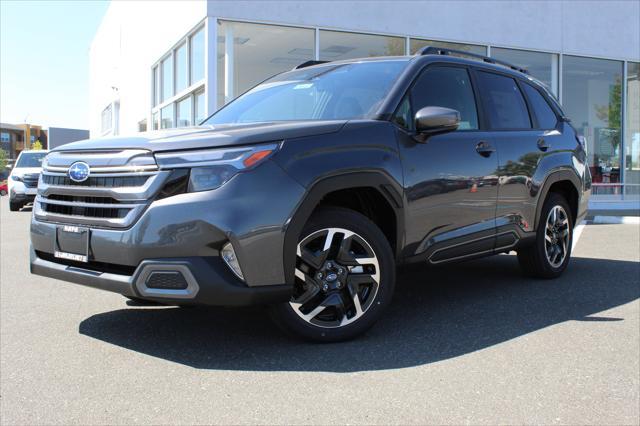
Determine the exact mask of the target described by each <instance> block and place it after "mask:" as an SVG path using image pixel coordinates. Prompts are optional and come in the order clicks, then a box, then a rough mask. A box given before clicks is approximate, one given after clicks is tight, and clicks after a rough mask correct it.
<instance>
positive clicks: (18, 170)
mask: <svg viewBox="0 0 640 426" xmlns="http://www.w3.org/2000/svg"><path fill="white" fill-rule="evenodd" d="M41 172H42V167H14V168H13V169H11V173H10V176H24V175H28V174H32V173H35V174H38V173H41Z"/></svg>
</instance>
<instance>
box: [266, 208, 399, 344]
mask: <svg viewBox="0 0 640 426" xmlns="http://www.w3.org/2000/svg"><path fill="white" fill-rule="evenodd" d="M297 254H298V256H297V257H296V273H295V274H296V276H295V285H294V294H293V296H292V298H291V301H290V302H286V303H282V304H279V305H274V306H272V307H270V313H271V316H272V318H273V319H274V321H275V322H276V323H277V324H278V325H279V326H280V327H281V328H282V329H284V330H285V331H286V332H288V333H290V334H293V335H295V336H297V337H301V338H303V339H306V340H313V341H318V342H337V341H343V340H349V339H352V338H354V337H356V336H358V335H360V334H362V333H364V332H365V331H367V330H368V329H369V328H370V327H372V326H373V324H374V323H375V322H376V321H377V320H378V319H379V318H380V317H381V316H382V313H383V311H384V309H385V308H386V307H387V306H388V305H389V303H390V302H391V298H392V296H393V290H394V286H395V261H394V256H393V252H392V250H391V246H390V245H389V242H388V241H387V239H386V237H385V236H384V234H383V233H382V231H381V230H380V229H379V228H378V227H377V226H376V225H375V224H374V223H373V222H372V221H371V220H369V218H367V217H366V216H364V215H362V214H360V213H357V212H355V211H353V210H349V209H344V208H327V209H323V210H320V211H319V212H318V213H316V214H314V215H313V216H312V217H311V219H310V220H309V222H308V223H307V224H306V225H305V227H304V229H303V231H302V233H301V239H300V241H299V242H298V246H297Z"/></svg>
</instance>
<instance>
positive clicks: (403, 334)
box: [79, 255, 640, 372]
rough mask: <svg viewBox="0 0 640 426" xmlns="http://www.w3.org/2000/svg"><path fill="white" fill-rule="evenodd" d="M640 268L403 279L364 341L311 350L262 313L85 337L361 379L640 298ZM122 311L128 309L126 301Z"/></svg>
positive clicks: (175, 357) (213, 313)
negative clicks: (545, 276) (551, 275)
mask: <svg viewBox="0 0 640 426" xmlns="http://www.w3.org/2000/svg"><path fill="white" fill-rule="evenodd" d="M638 276H640V263H638V262H627V261H612V260H601V259H588V258H573V259H572V261H571V264H570V266H569V268H568V269H567V271H565V274H564V275H563V276H562V277H561V278H559V279H557V280H551V281H545V280H534V279H529V278H524V277H523V276H522V275H521V273H520V270H519V268H518V264H517V260H516V258H515V256H507V255H501V256H496V257H493V258H489V259H484V260H480V261H474V262H469V263H465V264H457V265H450V266H444V267H438V268H426V267H417V266H413V267H407V268H404V269H402V270H400V271H399V275H398V284H397V288H396V295H395V298H394V300H393V303H392V305H391V306H390V307H389V309H388V311H387V312H386V313H385V315H384V316H383V318H382V319H381V320H380V321H379V322H378V324H377V325H376V326H375V327H374V328H373V329H372V330H370V331H369V332H368V333H367V334H365V335H364V336H362V337H361V338H358V339H356V340H353V341H350V342H344V343H338V344H313V343H306V342H301V341H298V340H295V339H292V338H289V337H286V336H285V335H283V334H282V333H281V332H280V331H279V330H278V329H277V328H276V327H275V325H273V323H272V322H271V321H269V318H268V315H267V313H266V312H265V309H261V308H242V309H224V308H200V307H198V308H190V309H185V308H177V307H144V308H135V309H131V308H129V309H121V310H116V311H112V312H105V313H100V314H96V315H93V316H91V317H89V318H87V319H86V320H84V321H82V323H81V324H80V327H79V330H80V333H81V334H84V335H86V336H90V337H93V338H95V339H99V340H102V341H104V342H108V343H111V344H114V345H118V346H121V347H123V348H127V349H130V350H134V351H137V352H141V353H144V354H147V355H151V356H154V357H158V358H162V359H166V360H170V361H173V362H177V363H180V364H185V365H188V366H191V367H195V368H201V369H220V370H259V371H329V372H357V371H369V370H384V369H395V368H403V367H411V366H416V365H423V364H428V363H432V362H436V361H441V360H446V359H450V358H454V357H458V356H461V355H465V354H468V353H471V352H475V351H478V350H482V349H485V348H488V347H491V346H493V345H496V344H499V343H502V342H505V341H508V340H511V339H515V338H518V337H520V336H522V335H525V334H527V333H532V332H535V331H536V330H540V329H542V328H545V327H548V326H550V325H554V324H558V323H562V322H565V321H624V320H625V319H624V318H616V317H607V316H599V315H597V314H598V313H599V312H602V311H605V310H608V309H611V308H614V307H616V306H620V305H623V304H626V303H629V302H632V301H634V300H637V299H638V298H639V297H640V282H639V280H638ZM123 304H124V301H123Z"/></svg>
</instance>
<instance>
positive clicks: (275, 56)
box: [218, 21, 315, 107]
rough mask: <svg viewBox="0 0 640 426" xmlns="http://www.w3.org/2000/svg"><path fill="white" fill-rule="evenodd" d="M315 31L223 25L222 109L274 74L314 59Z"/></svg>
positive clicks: (220, 31) (220, 39) (220, 32)
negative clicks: (227, 103)
mask: <svg viewBox="0 0 640 426" xmlns="http://www.w3.org/2000/svg"><path fill="white" fill-rule="evenodd" d="M314 46H315V31H314V30H313V29H308V28H294V27H285V26H278V25H263V24H249V23H243V22H229V21H219V26H218V107H221V106H223V105H224V104H225V103H226V102H229V101H231V100H232V99H234V98H235V97H236V96H238V95H241V94H242V93H244V92H246V91H247V90H249V89H250V88H251V87H253V86H255V85H256V84H258V83H260V82H261V81H263V80H265V79H267V78H268V77H271V76H272V75H274V74H278V73H281V72H283V71H288V70H290V69H292V68H293V67H295V66H296V65H299V64H302V63H303V62H306V61H309V60H312V59H313V58H314Z"/></svg>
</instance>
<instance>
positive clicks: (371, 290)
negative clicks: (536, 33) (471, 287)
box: [31, 48, 591, 341]
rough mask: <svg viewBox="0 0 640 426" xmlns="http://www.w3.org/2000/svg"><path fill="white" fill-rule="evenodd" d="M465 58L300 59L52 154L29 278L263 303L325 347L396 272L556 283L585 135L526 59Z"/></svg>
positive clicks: (366, 312) (345, 335)
mask: <svg viewBox="0 0 640 426" xmlns="http://www.w3.org/2000/svg"><path fill="white" fill-rule="evenodd" d="M460 53H461V52H456V51H451V50H446V49H435V48H425V49H423V50H422V51H421V52H419V54H417V55H416V56H412V57H383V58H373V59H361V60H352V61H343V62H333V63H318V62H314V63H305V64H303V65H301V66H299V67H297V68H296V69H294V70H292V71H290V72H286V73H283V74H280V75H277V76H275V77H273V78H271V79H269V80H267V81H265V82H264V83H262V84H259V85H258V86H256V87H254V88H253V89H251V90H249V91H248V92H247V93H245V94H243V95H242V96H240V97H239V98H238V99H236V100H235V101H233V102H231V103H230V104H228V105H226V106H225V107H224V108H222V109H221V110H219V111H218V112H216V113H215V114H213V115H212V116H211V117H209V118H208V119H207V120H206V121H205V122H204V123H202V125H200V126H199V127H195V128H188V129H174V130H167V131H161V132H153V133H142V134H138V135H135V136H131V137H118V138H109V139H94V140H88V141H82V142H77V143H72V144H69V145H65V146H63V147H61V148H58V149H55V150H53V151H52V152H51V153H49V155H48V156H47V158H46V159H45V161H44V163H43V173H42V176H41V178H40V182H39V185H38V195H37V198H36V200H35V203H34V209H33V219H32V222H31V242H32V249H31V271H32V272H33V273H35V274H39V275H44V276H48V277H52V278H57V279H61V280H65V281H70V282H74V283H78V284H83V285H87V286H91V287H96V288H100V289H103V290H109V291H114V292H117V293H120V294H123V295H125V296H127V297H129V298H131V299H134V300H144V301H150V302H155V303H162V304H168V305H188V304H204V305H225V306H240V305H253V304H267V305H269V306H270V309H271V312H272V314H273V317H274V318H275V320H276V322H277V323H278V324H280V325H281V326H282V327H283V328H285V329H286V330H288V331H290V332H293V333H294V334H296V335H299V336H302V337H305V338H308V339H314V340H320V341H336V340H344V339H349V338H352V337H354V336H356V335H358V334H360V333H362V332H364V331H365V330H367V329H368V328H369V327H371V326H372V325H373V324H374V322H375V321H376V320H377V319H379V318H380V316H381V315H382V312H383V310H384V309H385V307H386V306H387V305H388V304H389V302H390V301H391V298H392V294H393V290H394V281H395V270H396V265H399V264H405V263H412V262H414V263H415V262H417V263H421V264H424V265H437V264H440V263H445V262H452V261H460V260H466V259H472V258H477V257H481V256H488V255H493V254H498V253H504V252H509V251H512V250H513V251H516V252H517V253H518V260H519V262H520V265H521V266H522V269H523V270H524V272H526V273H527V274H530V275H533V276H537V277H541V278H555V277H558V276H559V275H560V274H561V273H562V272H563V271H564V269H565V268H566V267H567V264H568V262H569V258H570V255H571V242H572V232H573V227H574V226H575V224H576V223H579V222H580V220H581V219H582V217H583V216H584V215H585V213H586V206H587V201H588V196H589V193H590V187H591V179H590V175H589V168H588V167H587V164H586V153H585V146H584V141H583V140H582V139H580V138H578V137H577V135H576V132H575V130H574V129H573V127H572V126H571V124H570V123H569V120H568V119H567V117H565V116H564V114H563V112H562V110H561V108H560V106H559V105H558V103H557V102H556V101H555V100H554V99H553V97H552V96H550V94H549V92H548V91H547V89H546V88H545V87H544V86H543V85H541V84H540V83H539V82H537V81H536V80H534V79H532V78H531V77H529V76H528V75H527V73H526V71H525V70H521V69H518V68H517V67H514V66H511V65H509V64H505V63H496V62H497V61H495V60H493V59H490V58H486V57H472V58H470V57H469V56H472V55H469V54H467V53H464V52H462V54H464V55H466V56H465V57H461V55H460Z"/></svg>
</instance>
